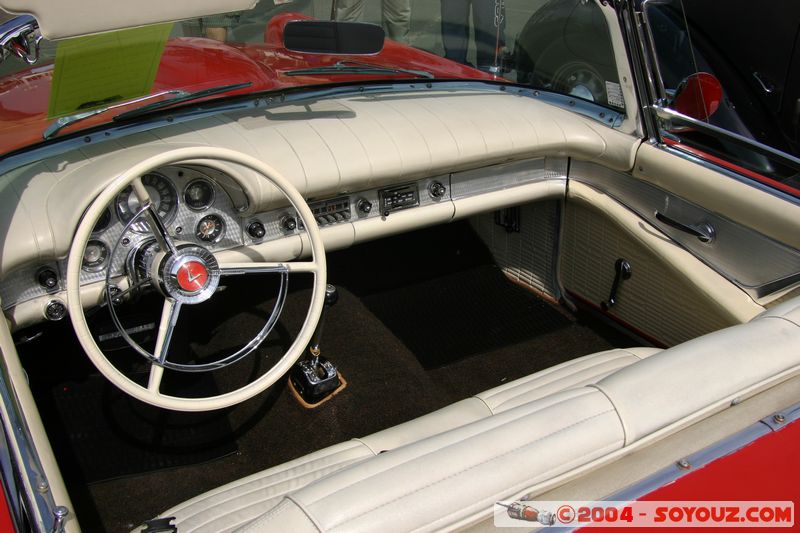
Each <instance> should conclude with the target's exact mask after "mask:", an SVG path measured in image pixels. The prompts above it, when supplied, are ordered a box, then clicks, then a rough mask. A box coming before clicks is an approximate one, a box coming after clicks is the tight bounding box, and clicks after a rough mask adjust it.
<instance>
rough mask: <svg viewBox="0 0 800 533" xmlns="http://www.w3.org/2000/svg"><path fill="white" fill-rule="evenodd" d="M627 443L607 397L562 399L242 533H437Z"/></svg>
mask: <svg viewBox="0 0 800 533" xmlns="http://www.w3.org/2000/svg"><path fill="white" fill-rule="evenodd" d="M623 442H624V433H623V431H622V424H621V422H620V419H619V416H618V415H617V412H616V411H615V410H614V407H613V405H612V404H611V402H609V400H608V398H606V396H605V395H604V394H602V393H601V392H599V391H598V390H596V389H592V388H589V387H583V388H578V389H571V390H567V391H562V392H560V393H557V394H552V395H549V396H547V397H545V398H542V399H540V400H537V401H533V402H530V403H527V404H524V405H521V406H519V407H515V408H513V409H509V410H507V411H504V412H502V413H499V414H497V415H494V416H491V417H487V418H484V419H482V420H479V421H477V422H474V423H472V424H468V425H465V426H463V427H460V428H456V429H453V430H451V431H448V432H445V433H442V434H439V435H436V436H434V437H431V438H428V439H423V440H420V441H417V442H415V443H413V444H409V445H408V446H403V447H401V448H397V449H395V450H392V451H390V452H388V453H384V454H381V455H379V456H377V457H374V458H372V459H370V460H368V461H364V462H361V463H359V464H358V465H355V466H354V467H352V468H346V469H342V470H340V471H338V472H336V473H335V474H332V475H330V476H327V477H325V478H323V479H320V480H318V481H317V482H315V483H313V484H311V485H308V486H306V487H304V488H302V489H300V490H298V491H296V492H293V493H292V494H291V495H290V496H289V497H287V498H286V499H284V500H283V501H281V503H280V504H279V505H278V506H277V507H276V508H274V509H273V510H268V511H267V510H265V511H266V513H265V515H264V516H262V517H260V518H259V519H258V520H256V521H254V522H253V523H252V524H248V525H247V526H245V527H243V528H242V530H241V531H242V532H262V533H263V532H273V531H274V532H278V531H287V529H286V527H287V524H291V527H292V531H294V532H308V533H311V532H317V531H326V532H338V531H350V532H370V531H438V530H441V529H443V528H446V527H449V526H451V525H453V524H454V523H457V522H458V521H460V520H462V519H463V518H465V517H468V516H470V515H472V514H475V513H482V512H486V510H487V509H491V508H492V506H493V504H494V503H495V502H497V501H499V500H502V499H505V498H506V497H508V496H509V494H514V493H518V492H521V491H523V490H525V489H526V488H528V487H530V486H532V485H535V484H536V483H538V482H540V481H542V480H544V479H550V478H551V477H554V476H557V475H559V474H561V473H564V472H567V471H569V470H570V469H572V468H575V467H578V466H581V465H584V464H587V463H589V462H591V461H592V460H594V459H596V458H599V457H602V456H604V455H606V454H608V453H611V452H612V451H614V450H618V449H620V448H622V445H623Z"/></svg>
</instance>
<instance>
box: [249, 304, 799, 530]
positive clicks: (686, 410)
mask: <svg viewBox="0 0 800 533" xmlns="http://www.w3.org/2000/svg"><path fill="white" fill-rule="evenodd" d="M798 373H800V299H796V300H794V301H792V302H790V303H789V304H784V305H781V306H779V307H778V308H775V309H773V310H771V311H768V312H766V313H764V314H762V315H761V316H759V317H757V318H756V319H754V320H753V321H752V322H750V323H748V324H743V325H739V326H735V327H731V328H727V329H725V330H721V331H718V332H715V333H711V334H709V335H705V336H703V337H700V338H698V339H694V340H692V341H689V342H687V343H684V344H682V345H679V346H676V347H674V348H671V349H668V350H664V351H661V352H659V353H656V354H653V355H651V356H650V357H647V358H646V359H644V360H643V361H639V362H637V363H636V364H631V365H627V366H625V367H624V368H621V369H619V370H617V371H616V372H613V373H611V374H609V375H607V376H606V377H604V378H602V379H600V380H599V381H597V382H596V383H593V384H589V385H587V386H584V387H577V388H569V389H567V390H563V391H561V392H556V393H551V394H549V395H546V396H544V397H540V398H538V399H535V400H533V401H530V402H529V403H525V404H522V405H519V406H517V407H513V408H511V409H508V410H506V411H504V412H501V413H498V414H496V415H493V416H489V417H485V418H482V419H480V420H477V421H474V422H472V423H469V424H466V425H464V426H461V427H457V428H455V429H452V430H450V431H446V432H444V433H440V434H437V435H435V436H432V437H429V438H423V439H421V440H417V441H416V442H413V443H411V444H408V445H405V446H401V447H399V448H396V449H394V450H392V451H390V452H388V453H384V454H381V455H379V456H377V457H372V458H369V459H367V460H363V461H360V462H358V463H356V464H354V465H352V466H351V467H349V468H344V469H341V470H339V471H338V472H336V473H334V474H331V475H328V476H326V477H324V478H321V479H319V480H317V481H315V482H314V483H311V484H309V485H307V486H306V487H303V488H301V489H299V490H297V491H294V492H292V493H291V494H289V495H287V496H286V497H284V498H283V499H281V500H280V502H279V503H278V504H277V505H276V506H274V507H272V508H270V509H267V508H264V510H265V512H264V514H263V515H261V516H260V517H258V518H257V519H255V520H253V521H252V522H250V523H248V524H246V525H245V526H244V527H242V528H240V530H239V531H243V532H259V533H267V532H275V531H293V532H309V533H312V532H319V531H326V532H328V531H376V530H381V531H383V530H391V531H412V530H413V531H436V530H441V529H445V528H446V529H455V528H458V527H459V526H465V525H470V524H474V523H476V522H478V521H480V520H485V519H487V518H490V517H491V512H492V508H493V504H494V503H495V502H496V501H499V500H503V499H508V498H512V497H515V496H518V495H520V494H525V493H530V491H535V489H536V487H537V484H540V483H543V482H546V481H547V480H550V479H553V478H555V477H557V476H559V475H560V474H563V473H567V472H569V471H571V470H573V469H576V468H579V467H581V466H584V465H587V464H588V463H590V462H592V461H594V460H596V459H597V460H602V459H603V458H604V457H606V456H609V455H611V454H613V453H614V452H620V451H622V448H623V447H631V446H636V445H637V444H638V443H639V442H640V441H642V442H646V441H643V439H644V438H645V437H652V438H657V437H658V432H659V431H662V430H663V431H666V430H669V428H670V427H673V428H677V427H681V426H682V425H683V424H688V423H691V422H692V421H696V420H700V419H702V418H703V417H705V416H708V415H710V414H711V413H714V412H717V411H719V410H722V409H727V408H730V406H731V403H732V401H733V400H734V399H736V398H738V397H740V396H742V395H747V394H751V393H754V392H756V391H758V390H760V389H762V388H764V387H768V386H770V385H774V384H776V383H779V382H780V381H781V380H783V379H788V378H789V377H791V376H793V375H796V374H798ZM662 434H663V433H662ZM533 494H535V492H533Z"/></svg>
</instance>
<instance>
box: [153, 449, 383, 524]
mask: <svg viewBox="0 0 800 533" xmlns="http://www.w3.org/2000/svg"><path fill="white" fill-rule="evenodd" d="M366 458H368V457H360V458H356V459H352V460H348V461H344V462H339V463H336V464H333V465H328V466H325V467H322V468H316V469H314V470H311V471H309V472H304V473H302V474H298V475H296V476H292V477H290V478H287V479H283V480H280V481H276V482H274V483H270V484H269V485H262V486H259V487H256V488H253V489H251V490H248V491H245V492H236V493H235V494H230V493H228V494H226V496H227V497H226V498H225V499H223V500H220V501H215V502H209V500H211V499H213V497H214V496H209V497H208V498H206V499H204V500H200V501H197V502H194V503H193V504H192V506H191V507H194V506H196V505H198V504H201V503H206V505H205V506H203V508H202V509H200V510H199V511H198V512H194V513H192V514H190V515H189V516H186V517H184V518H182V519H180V521H179V523H178V526H181V525H183V524H184V523H185V522H186V520H188V519H191V518H195V517H197V516H198V515H201V514H202V513H204V512H206V511H208V510H209V509H210V508H215V507H219V506H220V505H224V504H227V503H229V502H231V501H233V500H237V499H240V498H242V497H243V496H247V495H249V494H253V493H255V492H259V491H262V490H265V489H270V488H272V487H275V486H276V485H280V484H281V483H286V484H289V483H290V482H292V481H296V480H297V479H300V478H302V477H304V476H311V478H312V479H310V480H309V482H308V483H306V484H305V485H308V484H309V483H313V482H314V481H317V480H318V479H321V478H322V477H325V476H327V475H329V474H333V473H335V472H338V471H339V470H341V469H343V468H345V467H347V466H349V465H351V464H353V463H356V462H358V461H361V460H363V459H366ZM328 469H330V470H329V471H327V472H325V473H323V474H322V475H317V474H319V473H320V472H324V471H325V470H328ZM268 477H269V476H264V477H262V478H259V480H253V481H251V482H249V483H253V482H256V481H260V480H263V479H266V478H268ZM249 483H245V484H243V485H240V486H239V487H245V486H246V485H248V484H249ZM305 485H303V486H305ZM301 488H302V487H297V488H293V489H287V490H284V491H280V492H278V493H277V494H273V495H270V496H266V497H265V498H263V499H260V500H259V501H255V502H251V503H248V504H247V505H242V506H239V507H236V508H235V509H226V510H225V511H224V513H223V514H215V515H214V516H213V517H211V518H210V519H209V520H206V521H205V522H202V523H200V524H197V525H196V526H193V529H199V528H202V527H206V526H208V525H209V524H211V523H213V522H215V521H217V520H220V519H223V518H225V517H227V516H229V515H231V514H233V513H238V512H240V511H242V510H244V509H247V508H248V507H254V506H261V505H264V503H265V502H267V501H269V500H272V499H276V498H281V497H284V496H286V495H287V493H289V492H291V491H294V490H299V489H301ZM222 494H224V493H219V494H217V496H219V495H222ZM276 507H277V506H276ZM188 508H189V507H186V508H184V509H188ZM273 509H274V507H273ZM181 510H182V509H181ZM165 514H172V512H169V513H165ZM183 527H185V526H183Z"/></svg>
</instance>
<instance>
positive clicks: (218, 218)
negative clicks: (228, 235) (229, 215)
mask: <svg viewBox="0 0 800 533" xmlns="http://www.w3.org/2000/svg"><path fill="white" fill-rule="evenodd" d="M212 217H213V218H215V219H216V222H217V223H218V227H219V228H220V230H219V235H217V236H216V237H214V238H213V239H211V240H206V239H204V238H203V237H201V236H200V233H199V231H198V230H197V228H198V227H199V226H200V223H201V222H203V221H204V220H205V219H207V218H208V219H210V218H212ZM226 230H227V227H226V226H225V219H223V218H222V217H221V216H220V215H218V214H217V213H209V214H208V215H205V216H204V217H202V218H200V219H199V220H198V221H197V223H196V224H195V225H194V236H195V237H197V239H198V240H200V241H201V242H203V243H206V244H214V243H218V242H219V241H221V240H222V239H223V237H225V231H226Z"/></svg>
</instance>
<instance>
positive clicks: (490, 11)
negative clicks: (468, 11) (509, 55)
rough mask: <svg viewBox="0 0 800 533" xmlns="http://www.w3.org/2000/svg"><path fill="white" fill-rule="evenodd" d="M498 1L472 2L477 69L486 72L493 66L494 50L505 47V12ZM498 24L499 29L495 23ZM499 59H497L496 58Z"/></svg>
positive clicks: (481, 0)
mask: <svg viewBox="0 0 800 533" xmlns="http://www.w3.org/2000/svg"><path fill="white" fill-rule="evenodd" d="M504 4H505V2H501V1H500V0H473V2H472V20H473V23H474V24H475V49H476V51H477V63H478V64H477V67H478V68H479V69H481V70H488V69H489V67H491V66H492V65H493V64H494V59H495V50H497V49H498V48H502V47H503V46H505V26H506V23H505V18H506V14H505V10H500V8H499V6H502V5H504ZM497 22H499V23H500V24H499V28H498V26H497V25H496V23H497ZM498 59H499V58H498Z"/></svg>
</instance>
